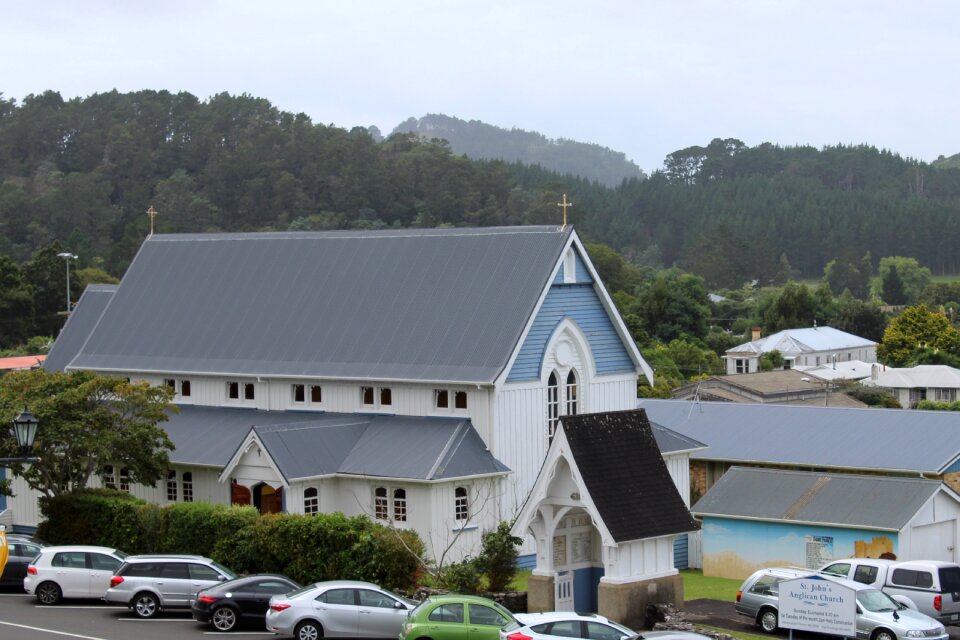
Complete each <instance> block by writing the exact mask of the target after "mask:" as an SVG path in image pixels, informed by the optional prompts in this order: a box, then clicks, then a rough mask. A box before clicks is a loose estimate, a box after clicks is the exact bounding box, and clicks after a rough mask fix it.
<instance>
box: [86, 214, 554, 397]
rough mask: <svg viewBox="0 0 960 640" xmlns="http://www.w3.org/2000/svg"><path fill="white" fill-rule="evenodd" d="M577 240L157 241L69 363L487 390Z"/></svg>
mask: <svg viewBox="0 0 960 640" xmlns="http://www.w3.org/2000/svg"><path fill="white" fill-rule="evenodd" d="M572 233H573V231H572V228H571V227H569V226H567V227H547V226H525V227H503V228H482V229H405V230H388V231H376V232H369V231H367V232H354V231H331V232H308V233H292V232H290V233H241V234H184V235H154V236H151V237H150V238H148V239H147V240H146V241H145V242H144V244H143V246H142V247H141V249H140V252H139V253H138V254H137V256H136V258H135V259H134V261H133V263H132V264H131V265H130V268H129V269H128V271H127V273H126V275H125V276H124V278H123V281H122V283H121V284H120V287H119V289H118V290H117V291H116V293H115V294H114V295H113V299H112V300H111V301H110V303H109V305H108V306H107V308H106V310H105V311H104V313H103V316H102V318H100V320H99V322H98V323H97V325H96V327H95V328H94V329H93V332H92V334H91V335H90V337H89V339H88V340H87V341H86V344H84V345H83V348H82V349H80V351H79V353H78V354H77V355H76V357H75V358H72V359H71V361H70V362H69V364H68V368H79V369H94V370H100V371H138V372H161V371H162V372H168V373H178V372H184V373H186V372H191V373H205V374H215V375H216V374H220V375H230V374H233V375H238V374H239V375H251V376H253V375H269V376H290V377H312V378H339V379H380V380H417V381H448V382H468V383H491V382H493V381H494V380H495V379H496V378H497V376H498V375H499V374H500V373H501V372H502V371H503V370H504V368H505V366H506V364H507V362H508V360H509V358H510V355H511V354H512V352H513V351H514V349H515V347H516V346H517V344H518V342H519V339H520V336H521V334H522V332H523V330H524V328H525V326H526V324H527V321H528V319H529V318H530V316H531V315H532V312H533V310H534V308H535V307H536V304H537V303H538V301H539V299H540V296H541V293H542V292H543V290H544V288H545V287H546V286H547V285H548V283H549V279H550V276H551V274H552V272H553V270H554V268H555V266H556V265H557V263H558V261H559V259H560V256H561V253H562V251H563V248H564V247H565V245H566V243H567V240H568V239H569V237H570V235H571V234H572Z"/></svg>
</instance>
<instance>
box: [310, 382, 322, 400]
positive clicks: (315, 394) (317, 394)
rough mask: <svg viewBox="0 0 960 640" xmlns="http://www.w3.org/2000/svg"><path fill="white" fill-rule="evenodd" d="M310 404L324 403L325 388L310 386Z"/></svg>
mask: <svg viewBox="0 0 960 640" xmlns="http://www.w3.org/2000/svg"><path fill="white" fill-rule="evenodd" d="M310 402H312V403H313V404H320V403H321V402H323V388H322V387H321V386H320V385H318V384H312V385H310Z"/></svg>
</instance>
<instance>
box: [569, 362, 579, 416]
mask: <svg viewBox="0 0 960 640" xmlns="http://www.w3.org/2000/svg"><path fill="white" fill-rule="evenodd" d="M566 391H567V411H566V414H567V415H568V416H575V415H577V408H578V405H577V395H578V394H577V371H576V369H570V373H568V374H567V388H566Z"/></svg>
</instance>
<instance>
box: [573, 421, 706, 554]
mask: <svg viewBox="0 0 960 640" xmlns="http://www.w3.org/2000/svg"><path fill="white" fill-rule="evenodd" d="M561 422H562V426H563V430H564V433H565V434H566V437H567V441H568V442H569V443H570V453H571V454H572V455H573V458H574V460H576V463H577V468H578V469H579V470H580V475H581V476H582V478H583V482H584V484H585V485H586V487H587V491H589V492H590V497H591V498H592V499H593V503H594V504H595V505H596V507H597V510H598V511H599V512H600V517H601V518H602V519H603V522H604V524H605V525H606V527H607V529H608V530H609V531H610V535H612V536H613V539H614V540H616V541H617V542H626V541H629V540H639V539H642V538H654V537H657V536H665V535H670V534H676V533H684V532H687V531H694V530H696V528H697V526H696V524H695V523H694V521H693V518H692V517H691V516H690V512H689V511H688V510H687V507H686V505H684V503H683V498H681V497H680V494H679V492H678V491H677V487H676V485H674V483H673V480H672V479H671V477H670V472H669V471H668V470H667V466H666V464H665V463H664V461H663V458H662V457H661V455H660V450H659V449H658V448H657V443H656V440H655V439H654V436H653V431H652V429H651V427H650V422H649V420H647V414H646V412H644V411H643V410H642V409H640V410H630V411H613V412H608V413H593V414H585V415H578V416H564V417H562V418H561Z"/></svg>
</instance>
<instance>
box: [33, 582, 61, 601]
mask: <svg viewBox="0 0 960 640" xmlns="http://www.w3.org/2000/svg"><path fill="white" fill-rule="evenodd" d="M61 598H63V592H62V591H60V587H59V586H57V585H56V583H53V582H44V583H42V584H41V585H40V586H38V587H37V600H39V601H40V604H45V605H48V606H49V605H53V604H57V603H58V602H60V600H61Z"/></svg>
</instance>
